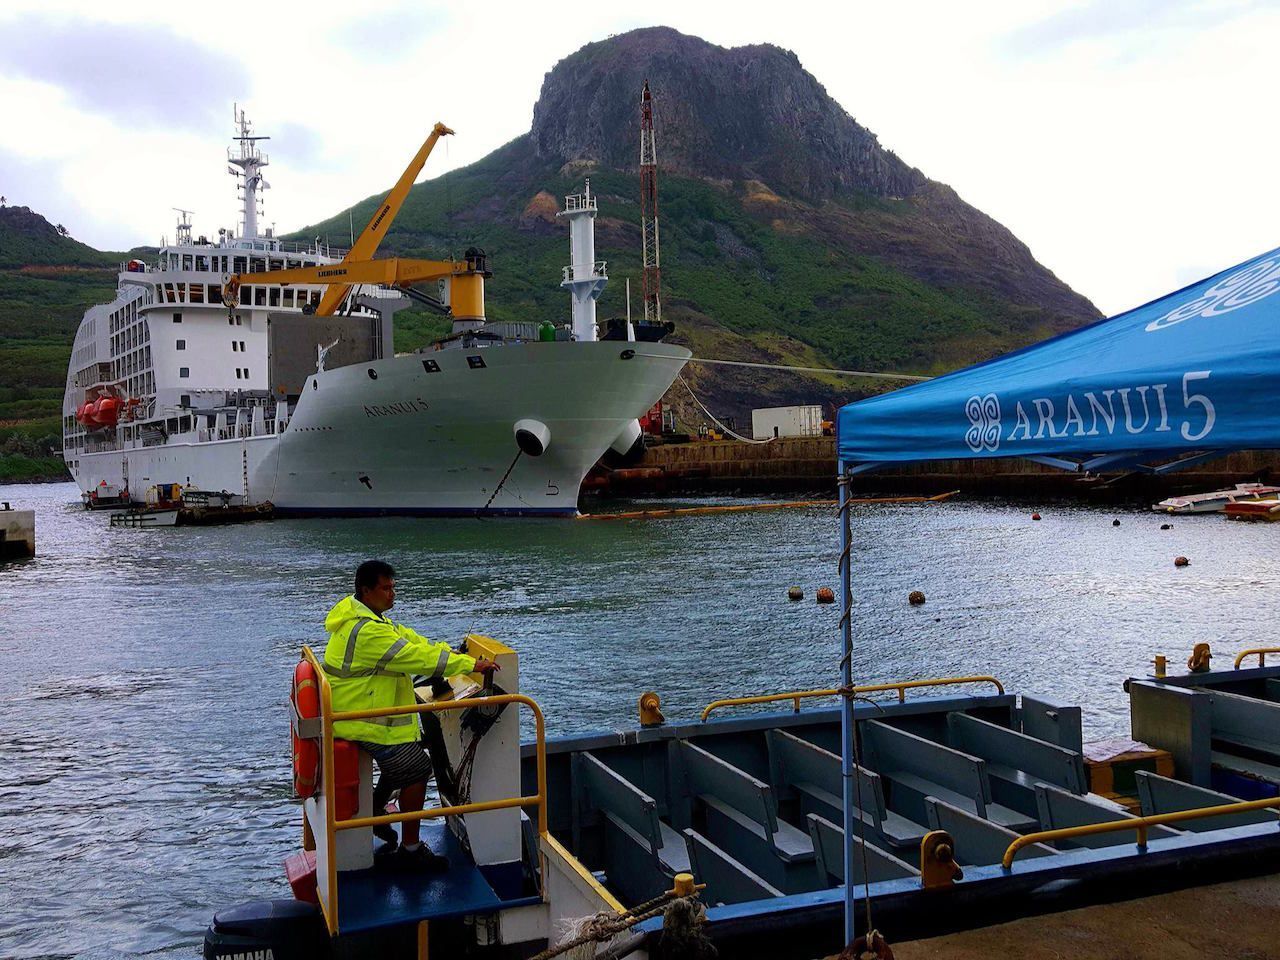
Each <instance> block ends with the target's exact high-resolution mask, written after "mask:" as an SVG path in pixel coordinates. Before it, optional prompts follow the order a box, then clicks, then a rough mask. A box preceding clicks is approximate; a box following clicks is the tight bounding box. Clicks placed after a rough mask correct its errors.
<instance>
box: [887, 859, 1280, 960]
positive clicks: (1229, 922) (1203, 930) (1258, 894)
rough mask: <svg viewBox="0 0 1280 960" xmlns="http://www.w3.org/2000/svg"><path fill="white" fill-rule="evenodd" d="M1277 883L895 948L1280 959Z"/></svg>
mask: <svg viewBox="0 0 1280 960" xmlns="http://www.w3.org/2000/svg"><path fill="white" fill-rule="evenodd" d="M1277 916H1280V877H1275V876H1270V877H1259V878H1255V879H1250V880H1236V881H1232V882H1230V883H1219V884H1214V885H1213V886H1208V887H1193V888H1191V889H1188V890H1179V891H1177V892H1175V893H1166V894H1161V895H1159V896H1154V897H1144V898H1142V899H1139V900H1128V901H1124V902H1122V903H1106V904H1100V905H1098V906H1094V907H1083V908H1081V909H1078V910H1066V911H1064V912H1062V913H1056V914H1051V915H1049V916H1040V917H1028V918H1026V919H1024V920H1015V921H1013V922H1012V923H1002V924H997V925H996V926H992V927H984V928H982V929H980V930H968V931H965V932H964V933H954V934H951V935H950V936H945V937H934V938H931V939H928V940H915V941H911V942H909V943H895V944H893V953H894V956H895V957H896V958H897V960H991V958H992V957H1010V958H1018V960H1061V958H1063V957H1090V958H1093V960H1183V958H1185V960H1196V958H1201V957H1240V958H1249V960H1263V958H1274V957H1280V944H1277V942H1276V934H1275V921H1276V917H1277Z"/></svg>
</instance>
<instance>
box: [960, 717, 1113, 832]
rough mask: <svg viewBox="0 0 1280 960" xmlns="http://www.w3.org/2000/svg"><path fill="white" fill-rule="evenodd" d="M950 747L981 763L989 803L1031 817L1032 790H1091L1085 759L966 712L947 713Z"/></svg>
mask: <svg viewBox="0 0 1280 960" xmlns="http://www.w3.org/2000/svg"><path fill="white" fill-rule="evenodd" d="M947 736H948V743H949V745H950V746H951V747H953V748H954V749H957V750H962V751H964V752H965V753H968V754H972V755H973V756H975V757H979V758H980V759H982V760H983V761H984V762H985V765H986V771H987V777H988V778H989V780H990V783H991V795H992V799H993V800H995V801H996V802H998V803H1001V804H1004V805H1006V806H1009V807H1011V808H1013V809H1015V810H1017V811H1018V812H1020V813H1022V814H1024V815H1025V816H1027V817H1031V818H1035V817H1036V816H1037V815H1038V811H1037V810H1036V794H1035V786H1036V784H1037V783H1048V784H1050V785H1052V786H1055V787H1060V788H1062V789H1063V790H1066V791H1067V792H1068V793H1074V794H1076V795H1077V796H1083V795H1084V794H1086V793H1088V792H1089V787H1088V780H1087V779H1086V777H1085V772H1084V757H1082V756H1081V755H1080V754H1079V753H1078V752H1076V751H1074V750H1067V749H1065V748H1063V747H1059V746H1055V745H1054V744H1051V743H1045V742H1044V741H1043V740H1037V739H1036V738H1035V737H1030V736H1027V735H1026V734H1025V733H1019V732H1018V731H1017V730H1011V729H1009V728H1008V727H1002V726H999V725H998V724H995V723H991V722H989V721H987V720H980V719H978V718H977V717H971V716H969V715H968V714H964V713H949V714H947Z"/></svg>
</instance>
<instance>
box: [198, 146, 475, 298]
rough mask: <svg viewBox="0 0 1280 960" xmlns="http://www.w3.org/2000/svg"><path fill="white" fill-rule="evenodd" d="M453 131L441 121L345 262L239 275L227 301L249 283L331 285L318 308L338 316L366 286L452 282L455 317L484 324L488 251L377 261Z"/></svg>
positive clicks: (227, 289) (225, 292)
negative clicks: (441, 143) (360, 287)
mask: <svg viewBox="0 0 1280 960" xmlns="http://www.w3.org/2000/svg"><path fill="white" fill-rule="evenodd" d="M452 133H453V131H452V130H450V129H449V128H448V127H446V126H445V125H444V124H443V123H437V124H436V125H435V126H434V127H433V128H432V129H431V133H430V134H429V135H428V136H427V139H426V140H425V141H424V142H423V144H422V146H421V147H419V148H418V152H417V153H416V154H415V155H414V157H413V159H412V160H410V161H409V165H408V166H407V167H405V170H404V173H402V174H401V175H400V179H399V180H397V181H396V185H395V186H394V187H392V188H391V192H390V193H388V194H387V195H386V197H384V198H383V200H382V202H381V203H380V204H378V207H377V209H376V210H375V211H374V213H373V216H372V217H370V218H369V223H368V225H367V226H366V227H365V228H364V230H363V232H361V234H360V236H359V237H358V238H357V239H356V241H355V243H354V244H352V246H351V249H350V250H349V251H347V255H346V256H345V257H343V258H342V261H341V262H340V263H330V264H324V265H323V266H316V267H295V268H292V269H288V270H268V271H266V272H264V273H236V274H232V275H231V276H230V277H228V278H227V280H226V281H225V282H224V284H223V287H222V301H223V303H225V304H226V305H227V306H228V307H229V308H230V307H234V306H235V305H236V304H238V303H239V300H240V287H241V286H242V285H243V284H244V283H254V284H279V285H281V286H288V285H289V284H294V283H309V284H325V285H326V287H325V292H324V294H323V295H322V296H321V298H320V303H319V304H318V305H317V306H316V308H315V311H314V313H315V315H317V316H321V317H328V316H332V315H333V313H334V312H335V311H336V310H337V309H338V307H340V306H341V305H342V303H343V302H344V301H345V300H346V299H347V297H348V296H349V295H350V293H351V290H352V289H353V288H354V287H355V286H357V285H360V284H377V285H381V286H387V287H397V288H400V289H402V290H407V289H408V288H409V287H411V286H413V285H414V284H418V283H427V282H430V281H433V280H444V279H447V280H449V286H450V290H449V304H450V312H451V313H452V314H453V316H454V318H455V319H460V320H462V319H465V320H481V321H482V320H484V281H485V278H487V277H491V276H493V274H492V273H491V272H490V271H489V268H488V261H487V259H486V257H485V255H484V253H483V251H480V250H476V249H470V250H467V252H466V254H465V255H464V256H463V258H462V259H461V260H412V259H406V258H403V257H392V258H389V259H385V260H375V259H373V255H374V254H375V253H377V251H378V246H379V245H380V244H381V243H382V239H383V237H385V236H386V235H387V231H388V230H390V229H391V224H392V223H393V222H394V221H395V218H396V216H397V215H398V214H399V213H400V208H401V207H402V206H404V201H405V198H406V197H407V196H408V195H409V190H410V188H412V187H413V182H414V180H416V179H417V177H418V174H419V173H421V172H422V168H423V167H424V166H425V165H426V162H427V158H428V157H429V156H431V151H432V150H433V149H435V145H436V143H437V142H438V141H439V140H440V138H441V137H447V136H450V135H451V134H452Z"/></svg>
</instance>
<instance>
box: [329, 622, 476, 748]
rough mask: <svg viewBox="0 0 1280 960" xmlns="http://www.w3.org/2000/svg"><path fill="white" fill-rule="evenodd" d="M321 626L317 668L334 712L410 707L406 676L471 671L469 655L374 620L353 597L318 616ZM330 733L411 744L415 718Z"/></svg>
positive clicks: (345, 723) (380, 720)
mask: <svg viewBox="0 0 1280 960" xmlns="http://www.w3.org/2000/svg"><path fill="white" fill-rule="evenodd" d="M324 628H325V629H326V630H328V631H329V643H328V645H327V646H326V647H325V648H324V661H323V664H322V666H323V667H324V672H325V674H326V675H327V676H328V678H329V686H330V688H331V689H332V693H333V710H334V712H335V713H344V712H346V711H349V710H376V709H380V708H383V707H403V706H411V705H412V704H414V703H415V702H416V700H415V698H414V693H413V680H412V679H411V675H412V674H422V675H424V676H427V677H428V678H430V679H432V680H434V679H437V678H440V677H453V676H457V675H458V674H460V673H471V672H473V671H474V670H475V666H476V661H475V658H474V657H468V656H466V655H465V654H461V653H454V652H453V651H452V650H450V649H449V645H448V644H447V643H433V642H432V641H430V640H428V639H427V638H426V637H424V636H422V635H421V634H419V633H415V632H414V631H413V630H411V629H409V628H408V627H406V626H403V625H401V624H398V623H393V622H392V621H390V620H388V619H387V618H386V617H383V616H379V615H378V614H376V613H374V612H373V611H372V610H370V609H369V608H368V607H366V606H365V605H364V604H363V603H361V602H360V601H359V600H357V599H356V598H355V597H346V598H344V599H342V600H339V601H338V603H337V604H336V605H335V606H334V608H333V609H332V610H330V611H329V615H328V616H327V617H325V618H324ZM333 735H334V736H335V737H338V738H339V739H342V740H366V741H369V742H370V743H383V744H391V743H412V742H413V741H415V740H417V739H418V716H417V714H414V713H406V714H401V715H398V716H391V717H372V718H370V719H367V720H339V721H338V722H337V723H335V724H334V725H333Z"/></svg>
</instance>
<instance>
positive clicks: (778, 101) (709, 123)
mask: <svg viewBox="0 0 1280 960" xmlns="http://www.w3.org/2000/svg"><path fill="white" fill-rule="evenodd" d="M645 80H648V81H649V88H650V90H651V91H652V94H653V97H654V127H655V131H656V137H657V147H658V162H659V164H660V165H661V167H662V168H663V170H664V171H668V172H672V173H683V174H689V175H693V176H698V177H709V178H725V179H733V180H758V181H761V182H762V183H764V184H765V185H767V186H768V187H769V189H771V190H774V191H778V192H780V193H784V194H793V195H797V196H800V197H804V198H806V199H811V200H825V199H828V198H830V197H832V196H835V195H838V194H841V193H846V192H849V191H861V192H864V193H869V194H872V195H875V196H884V197H907V196H911V195H912V194H913V193H914V192H915V191H916V190H917V189H918V188H919V187H920V186H921V185H923V184H924V183H925V182H926V180H925V177H924V175H923V174H921V173H920V171H918V170H915V169H913V168H912V167H909V166H908V165H907V164H906V163H904V162H903V161H902V160H900V159H899V158H898V157H897V156H895V155H894V154H893V153H892V152H891V151H889V150H886V149H885V148H884V147H882V146H880V144H879V142H878V141H877V139H876V137H875V134H873V133H871V132H870V131H869V130H867V129H866V128H865V127H863V126H861V125H860V124H858V123H857V122H856V121H855V120H854V119H853V118H852V117H851V116H849V114H848V113H846V112H845V110H844V109H843V108H842V107H841V106H840V105H839V104H838V103H836V102H835V100H833V99H832V98H831V97H830V96H829V95H828V94H827V91H826V90H825V88H824V87H823V86H822V84H820V83H819V82H818V81H817V80H816V79H815V78H814V77H813V75H812V74H810V73H809V72H808V71H806V70H805V69H804V67H802V66H801V65H800V61H799V59H798V58H797V57H796V55H795V54H794V53H792V52H791V51H789V50H784V49H782V48H781V47H775V46H773V45H772V44H756V45H752V46H744V47H733V48H726V47H720V46H716V45H715V44H712V43H708V42H707V41H705V40H702V39H700V38H698V37H690V36H686V35H685V34H682V33H679V32H678V31H676V30H672V29H671V28H669V27H651V28H646V29H642V30H633V31H631V32H629V33H624V34H619V35H617V36H613V37H610V38H608V39H607V40H602V41H599V42H597V43H592V44H588V45H587V46H585V47H583V48H582V49H581V50H579V51H577V52H576V53H574V54H572V55H571V56H569V57H566V58H565V59H564V60H561V61H560V62H559V63H558V64H556V65H555V67H554V68H553V69H552V70H551V72H550V73H548V74H547V75H546V78H545V79H544V80H543V84H542V91H541V94H540V95H539V97H538V102H537V104H536V105H535V106H534V110H533V129H532V140H533V146H534V150H535V151H536V152H537V154H538V156H539V157H540V158H543V159H548V160H556V161H560V162H562V163H570V162H589V163H594V164H599V165H601V166H604V167H609V168H613V169H623V170H627V169H634V168H635V167H636V166H637V165H638V163H639V150H640V145H639V117H640V91H641V88H642V86H643V84H644V81H645Z"/></svg>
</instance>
